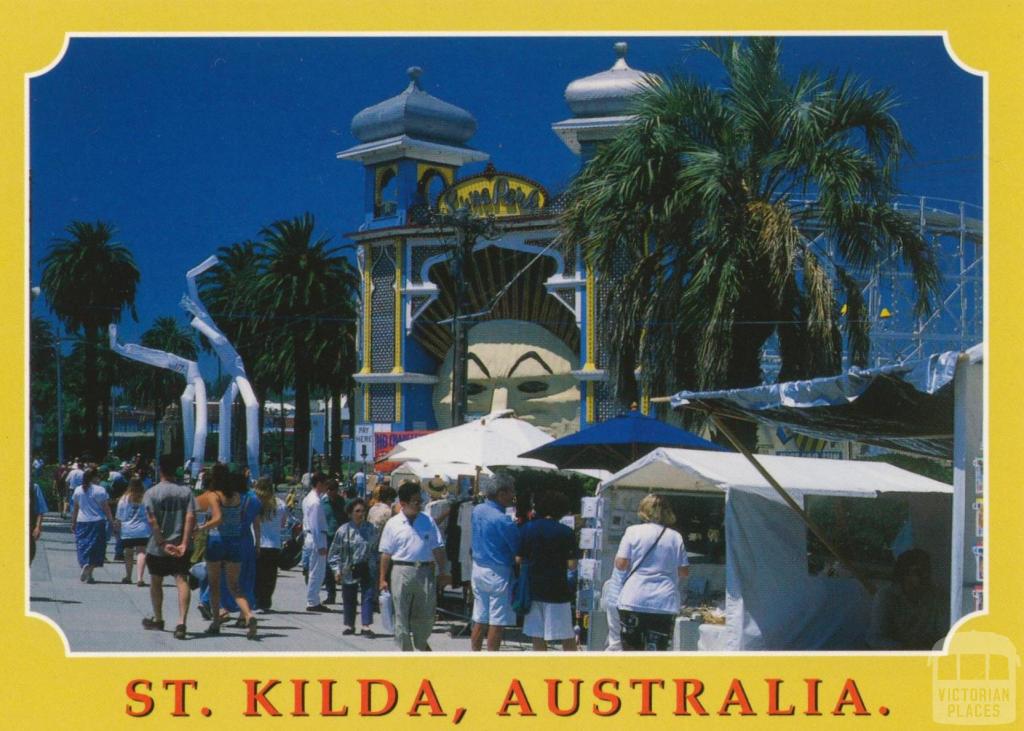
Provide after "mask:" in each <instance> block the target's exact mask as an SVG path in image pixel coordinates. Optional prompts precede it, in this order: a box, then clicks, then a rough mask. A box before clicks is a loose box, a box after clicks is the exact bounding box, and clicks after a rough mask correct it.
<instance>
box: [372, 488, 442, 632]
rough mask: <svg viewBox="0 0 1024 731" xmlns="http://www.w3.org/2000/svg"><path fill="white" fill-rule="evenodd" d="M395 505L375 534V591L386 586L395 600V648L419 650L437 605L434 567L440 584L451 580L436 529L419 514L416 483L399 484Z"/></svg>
mask: <svg viewBox="0 0 1024 731" xmlns="http://www.w3.org/2000/svg"><path fill="white" fill-rule="evenodd" d="M398 502H399V505H401V508H402V510H401V512H399V513H398V514H397V515H395V516H393V517H392V518H391V519H390V520H389V521H388V522H387V523H386V524H385V525H384V530H383V531H382V532H381V536H380V590H381V591H384V590H386V589H388V587H389V586H390V588H391V595H392V597H393V598H394V604H395V644H397V645H398V648H399V649H400V650H402V651H403V652H409V651H411V650H413V649H414V648H415V649H417V650H421V651H424V650H429V649H430V646H429V645H428V644H427V641H428V640H429V639H430V632H431V630H432V629H433V627H434V611H435V609H436V607H437V592H436V588H435V580H434V567H435V565H436V566H437V569H438V574H439V575H438V578H437V581H438V582H440V584H441V586H446V585H447V584H448V583H449V582H450V580H451V577H450V576H449V575H448V574H447V572H446V571H445V555H444V538H442V537H441V531H439V530H438V528H437V523H435V522H434V520H433V519H432V518H431V517H430V516H429V515H427V514H426V513H423V512H420V511H421V508H422V506H423V496H422V495H421V494H420V486H419V483H417V482H405V483H403V484H402V485H401V487H399V488H398ZM389 570H390V571H391V576H390V580H389V578H388V571H389Z"/></svg>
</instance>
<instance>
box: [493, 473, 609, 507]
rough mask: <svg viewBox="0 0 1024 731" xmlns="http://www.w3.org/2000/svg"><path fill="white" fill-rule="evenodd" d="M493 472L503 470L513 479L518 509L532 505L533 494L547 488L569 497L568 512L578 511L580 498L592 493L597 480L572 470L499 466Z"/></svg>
mask: <svg viewBox="0 0 1024 731" xmlns="http://www.w3.org/2000/svg"><path fill="white" fill-rule="evenodd" d="M495 472H504V473H506V474H508V475H511V476H512V479H513V480H515V483H516V501H517V503H518V505H519V508H520V510H522V509H523V508H524V507H529V506H532V500H533V496H534V495H536V494H538V493H541V492H545V491H547V490H556V491H558V492H561V493H562V494H564V495H565V496H566V497H567V498H569V510H570V512H572V513H579V512H580V500H581V499H582V498H583V497H586V496H588V495H593V494H594V490H595V489H596V488H597V480H595V479H593V478H592V477H585V476H583V475H578V474H575V473H572V472H556V471H554V470H534V469H528V468H508V467H506V468H501V467H499V468H498V469H496V470H495Z"/></svg>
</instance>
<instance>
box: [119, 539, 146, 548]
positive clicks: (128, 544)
mask: <svg viewBox="0 0 1024 731" xmlns="http://www.w3.org/2000/svg"><path fill="white" fill-rule="evenodd" d="M147 543H149V539H148V538H122V539H121V545H122V546H123V547H125V548H142V547H143V546H145V545H146V544H147Z"/></svg>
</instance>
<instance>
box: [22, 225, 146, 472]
mask: <svg viewBox="0 0 1024 731" xmlns="http://www.w3.org/2000/svg"><path fill="white" fill-rule="evenodd" d="M65 230H66V231H67V233H68V237H67V238H61V239H56V240H55V241H54V242H53V245H52V247H51V249H50V252H49V253H48V254H47V255H46V258H45V259H43V277H42V282H41V286H42V290H43V292H44V293H45V294H46V299H47V302H48V303H49V305H50V307H51V309H52V310H53V311H54V313H55V314H56V315H57V317H58V318H59V319H60V320H61V322H62V323H64V325H65V327H67V329H68V330H69V331H70V332H81V333H82V335H83V337H84V341H85V344H86V352H85V355H84V363H83V364H82V365H83V372H84V393H83V394H82V400H83V401H84V404H85V415H84V419H85V423H84V429H85V434H84V445H85V447H86V448H87V449H90V450H92V451H93V453H94V454H95V455H97V456H99V455H100V454H102V453H103V452H105V451H106V445H104V444H100V441H99V440H98V439H97V435H96V430H97V426H98V411H99V408H98V407H99V403H100V397H101V394H100V390H99V388H98V385H99V384H98V378H97V375H98V370H97V359H98V358H99V344H100V343H101V342H102V340H103V332H104V330H105V329H106V327H107V325H109V324H110V323H111V322H117V321H118V320H119V319H120V318H121V315H122V313H123V312H124V311H125V310H128V311H129V312H130V313H131V316H132V319H136V315H135V305H134V302H135V290H136V288H137V287H138V283H139V270H138V269H137V268H136V266H135V260H134V259H133V257H132V254H131V252H130V251H129V250H128V249H127V248H125V247H124V246H123V245H121V244H119V243H116V242H115V241H114V240H113V239H114V234H115V229H114V227H113V226H111V225H110V224H107V223H104V222H102V221H97V222H96V223H86V222H83V221H73V222H72V223H71V224H70V225H68V227H67V228H66V229H65Z"/></svg>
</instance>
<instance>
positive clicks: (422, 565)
mask: <svg viewBox="0 0 1024 731" xmlns="http://www.w3.org/2000/svg"><path fill="white" fill-rule="evenodd" d="M153 468H154V466H153V465H152V464H149V465H147V464H145V463H143V462H142V460H141V459H137V460H135V461H134V462H131V463H121V464H120V465H117V466H115V467H113V468H111V469H109V470H108V471H107V474H106V475H104V477H105V478H106V479H105V483H106V485H107V486H106V487H104V486H103V485H101V484H99V482H100V477H101V472H100V470H99V469H98V468H97V467H96V465H90V464H82V463H80V462H75V463H73V464H71V465H69V466H68V468H67V469H63V470H58V472H57V473H56V475H55V481H60V482H62V483H63V485H61V486H55V490H54V492H55V493H56V495H57V496H58V498H59V499H60V500H61V513H62V515H63V514H64V513H65V512H67V513H68V514H69V515H70V518H71V526H72V530H73V532H74V534H75V543H76V549H77V555H78V561H79V565H80V566H81V569H82V572H81V577H80V578H81V580H82V581H83V582H85V583H93V582H94V581H95V579H94V578H93V571H94V570H95V569H96V568H97V567H100V566H102V565H103V564H104V558H105V554H106V549H107V545H108V540H109V539H113V540H114V541H115V560H118V561H123V562H124V570H125V575H124V578H123V580H122V581H123V583H125V584H132V583H135V584H137V585H138V586H140V587H141V586H146V585H147V584H146V581H145V574H146V573H147V572H148V574H149V577H150V581H149V584H148V586H149V589H150V598H151V604H152V613H151V614H150V615H149V616H146V617H144V618H143V620H142V627H143V628H144V629H146V630H164V629H165V624H169V623H165V615H164V606H163V605H164V597H163V589H164V586H163V584H164V579H165V578H170V579H171V580H172V582H173V584H174V586H175V587H176V595H177V600H178V602H177V613H176V616H175V620H174V623H173V628H174V629H173V632H174V637H176V638H178V639H184V638H185V637H186V636H187V625H186V619H187V614H188V610H189V606H190V603H191V595H192V592H193V591H195V590H198V591H199V601H198V602H197V608H198V611H199V613H200V614H201V615H202V616H203V617H204V619H205V620H206V621H207V622H209V624H208V626H207V627H206V629H205V632H206V633H207V634H210V635H216V634H219V633H220V628H221V626H222V625H223V623H224V622H226V621H229V620H230V616H231V615H232V614H237V618H236V619H235V626H237V627H239V628H242V629H244V630H245V636H246V637H247V638H249V639H257V638H258V637H259V620H258V618H257V615H258V614H260V613H266V612H270V611H273V609H272V607H273V596H274V592H275V588H276V584H277V575H278V571H279V568H280V567H282V566H286V567H290V566H292V565H294V564H295V563H301V568H302V571H303V576H304V578H305V581H306V589H305V595H306V597H305V598H306V610H307V611H309V612H316V613H326V612H332V611H334V610H332V609H330V607H329V606H328V605H329V604H334V603H335V602H336V599H337V595H338V593H339V589H340V597H341V602H340V603H341V605H342V625H343V630H342V632H341V634H342V635H355V634H357V633H358V634H359V635H361V636H363V637H367V638H373V637H376V635H377V630H375V629H374V618H375V616H377V615H378V613H383V614H384V615H386V618H385V617H383V616H382V619H384V620H385V621H383V622H382V624H383V625H384V633H385V634H386V633H391V634H393V636H394V642H395V644H396V646H397V648H398V649H400V650H402V651H413V650H416V651H428V650H430V643H429V640H430V635H431V632H432V631H433V628H434V624H435V619H436V617H437V614H438V599H439V597H443V596H444V592H445V590H446V589H449V588H450V589H454V590H455V592H454V593H455V594H456V595H458V593H459V590H461V591H462V595H463V598H464V602H465V603H466V604H468V603H470V602H469V600H470V597H471V606H472V609H471V621H470V625H471V627H470V629H471V631H470V648H471V649H472V650H473V651H482V650H484V649H485V648H486V650H487V651H490V652H496V651H499V650H500V647H501V644H502V640H503V637H504V633H505V631H506V630H507V629H508V628H511V627H517V626H520V624H521V627H522V632H523V634H524V635H525V636H526V637H527V638H529V641H530V643H531V646H532V648H533V649H534V650H537V651H544V650H547V649H548V647H549V643H554V644H556V645H557V646H560V647H561V649H562V650H563V651H573V650H575V649H577V632H578V626H577V624H578V623H577V620H576V615H575V612H574V607H573V604H574V599H575V589H576V587H575V574H576V571H575V570H576V564H577V559H578V557H579V550H578V549H577V539H576V535H575V533H574V531H573V529H572V528H571V527H569V525H566V524H565V522H563V520H562V519H563V517H564V516H566V515H569V514H570V513H571V506H570V504H569V501H568V499H567V498H566V496H565V495H563V494H562V493H559V492H557V491H554V490H547V491H541V492H538V493H536V494H535V495H534V496H533V498H532V503H533V506H532V507H533V509H532V510H531V511H524V510H520V511H519V513H518V514H517V513H516V510H515V507H514V505H515V502H516V487H515V483H514V481H513V479H512V478H511V477H510V476H508V475H505V474H498V475H494V476H489V477H485V478H483V479H482V480H481V484H480V489H479V494H478V496H477V497H476V499H475V500H473V499H471V498H470V496H466V495H461V496H460V495H458V494H455V493H454V492H452V493H450V492H449V490H448V486H447V485H446V484H445V482H444V481H443V480H442V479H440V478H439V477H438V478H435V479H434V480H431V481H429V483H427V484H425V485H421V483H420V482H418V481H414V480H408V481H405V482H403V483H402V484H401V485H399V486H398V488H397V490H396V489H395V488H394V487H392V486H391V485H390V484H389V483H388V481H387V480H379V481H377V480H372V479H371V480H368V479H367V476H366V475H364V474H363V473H362V472H359V473H357V474H355V475H353V478H352V480H351V481H350V482H346V484H345V486H344V489H342V481H341V480H340V479H338V478H337V477H330V476H328V475H327V474H325V473H323V472H311V473H308V474H307V475H305V476H304V477H303V480H302V482H303V483H304V484H303V486H307V485H308V492H307V493H306V495H305V496H304V497H303V498H301V501H300V499H299V487H300V486H299V485H294V486H293V487H292V489H291V491H290V492H289V493H288V495H287V497H286V498H284V499H282V498H281V497H279V496H278V494H277V490H276V489H275V486H274V484H273V482H272V481H271V479H270V478H269V477H262V478H260V479H258V480H255V482H253V481H252V480H251V479H250V476H249V475H248V473H247V471H245V472H232V471H231V470H229V468H228V466H227V465H224V464H221V463H216V464H214V465H212V466H210V467H209V468H205V469H203V470H200V471H199V473H198V478H197V479H196V480H195V484H186V483H190V482H191V480H189V479H188V477H191V475H190V473H189V472H188V470H187V469H186V470H182V469H181V468H179V466H178V465H176V464H175V463H174V461H173V460H172V459H171V458H170V457H169V456H167V455H165V456H163V457H162V458H161V459H160V460H159V463H158V465H156V466H155V470H154V469H153ZM154 472H155V474H154ZM373 483H376V484H373ZM35 489H36V491H38V486H35ZM39 501H43V502H42V503H40V502H39ZM31 502H32V505H33V506H34V507H33V510H32V511H31V515H30V520H31V524H30V537H31V541H32V543H33V548H34V543H35V540H36V539H38V537H39V529H40V528H41V517H40V516H41V514H42V513H45V512H46V506H45V499H44V497H43V496H42V494H41V493H40V494H38V495H37V494H36V492H33V497H32V501H31ZM467 502H468V503H471V504H470V505H465V510H464V509H463V507H464V504H465V503H467ZM112 503H113V505H114V507H113V508H111V504H112ZM293 509H301V524H299V523H298V521H297V520H295V519H294V518H291V517H290V516H292V515H293V512H292V511H293ZM639 515H640V518H641V520H642V523H641V524H640V525H636V526H632V527H630V528H629V529H627V531H626V533H625V535H624V536H623V539H622V542H621V544H620V546H619V549H618V552H617V555H616V558H615V568H616V575H615V577H613V578H617V585H616V586H615V590H616V591H615V593H617V594H618V601H617V602H616V603H615V604H614V606H613V607H612V610H613V611H611V612H610V613H609V625H610V628H611V632H610V649H627V650H665V649H667V647H668V644H669V641H670V639H671V634H672V619H673V618H674V617H675V615H676V614H677V612H678V609H679V588H680V581H679V580H680V578H685V577H686V574H687V558H686V551H685V548H684V546H683V539H682V536H681V535H680V534H679V533H678V532H677V531H676V530H675V529H673V528H671V527H670V526H672V525H673V524H674V523H675V517H674V515H672V512H671V508H670V507H669V505H668V502H667V500H665V499H663V498H660V497H658V496H654V495H651V496H648V497H647V498H645V499H644V500H643V501H642V503H641V505H640V512H639ZM293 521H294V522H295V525H294V526H292V522H293ZM467 523H468V526H467V525H466V524H467ZM289 528H292V530H289ZM111 533H112V535H111ZM467 543H468V546H462V547H460V544H467ZM465 547H468V549H469V550H468V551H465V552H464V551H462V550H460V548H465ZM466 554H468V556H469V557H471V558H470V562H469V565H471V567H472V568H471V570H464V568H463V567H464V565H465V563H466V562H465V555H466ZM608 593H609V592H608V591H607V587H606V594H608ZM467 613H468V612H467ZM613 614H614V615H615V616H612V615H613ZM520 617H521V618H522V619H521V621H520ZM620 628H621V629H620Z"/></svg>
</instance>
